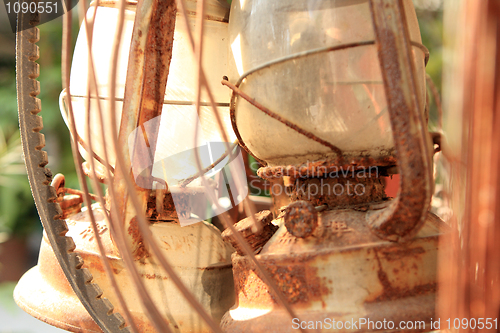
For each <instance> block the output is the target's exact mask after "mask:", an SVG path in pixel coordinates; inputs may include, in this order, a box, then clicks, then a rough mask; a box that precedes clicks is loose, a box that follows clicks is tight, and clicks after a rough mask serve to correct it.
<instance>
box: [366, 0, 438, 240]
mask: <svg viewBox="0 0 500 333" xmlns="http://www.w3.org/2000/svg"><path fill="white" fill-rule="evenodd" d="M370 9H371V13H372V17H373V26H374V29H375V38H376V41H377V48H378V57H379V61H380V67H381V72H382V77H383V80H384V87H385V93H386V99H387V103H388V108H389V114H390V116H391V127H392V131H393V136H394V144H395V147H396V157H397V159H398V170H399V173H400V175H401V180H400V191H399V195H398V197H397V198H396V199H394V200H393V202H391V204H390V205H389V207H388V208H386V209H384V210H381V211H378V212H372V213H371V214H369V215H368V216H367V219H368V223H369V225H370V227H371V229H372V231H373V232H374V233H375V234H377V235H378V236H380V237H381V238H384V239H388V240H393V241H396V240H398V241H401V240H407V239H409V238H411V237H413V236H414V235H415V234H416V233H417V232H418V230H419V229H420V228H421V226H422V225H423V224H424V222H425V216H426V212H427V210H428V209H429V205H430V199H431V196H432V168H431V160H430V153H429V147H430V142H429V136H428V133H427V130H426V127H425V122H424V119H423V115H422V112H421V110H422V108H423V101H420V100H419V95H418V90H417V81H416V72H415V65H414V62H413V55H412V50H411V43H410V36H409V31H408V26H407V22H406V17H405V13H404V7H403V3H402V1H400V0H370Z"/></svg>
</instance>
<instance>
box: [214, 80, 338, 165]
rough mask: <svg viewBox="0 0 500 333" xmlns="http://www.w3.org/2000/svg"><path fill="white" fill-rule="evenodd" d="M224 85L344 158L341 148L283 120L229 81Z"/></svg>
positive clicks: (270, 115) (223, 82)
mask: <svg viewBox="0 0 500 333" xmlns="http://www.w3.org/2000/svg"><path fill="white" fill-rule="evenodd" d="M222 84H223V85H225V86H227V87H229V88H230V89H231V90H232V91H233V93H235V94H237V95H238V96H240V97H242V98H243V99H245V100H246V101H247V102H248V103H250V104H252V105H253V106H255V107H256V108H257V109H259V110H260V111H262V112H264V113H265V114H267V115H268V116H269V117H271V118H273V119H276V120H277V121H279V122H280V123H282V124H284V125H285V126H287V127H288V128H291V129H292V130H294V131H295V132H297V133H299V134H302V135H303V136H305V137H306V138H309V139H311V140H313V141H316V142H318V143H320V144H322V145H323V146H325V147H328V148H330V149H331V150H332V151H333V152H335V153H336V154H337V155H338V156H342V150H340V148H338V147H336V146H334V145H332V144H331V143H330V142H328V141H325V140H323V139H321V138H319V137H318V136H316V135H314V133H312V132H309V131H306V130H305V129H303V128H301V127H300V126H299V125H297V124H294V123H292V122H291V121H289V120H287V119H285V118H283V117H282V116H280V115H279V114H277V113H275V112H273V111H271V110H270V109H268V108H267V107H265V106H264V105H262V104H260V103H259V102H257V101H256V100H255V98H252V97H250V96H248V95H247V94H245V93H244V92H243V91H242V90H241V89H239V88H238V87H236V86H235V85H233V84H232V83H230V82H229V81H227V80H222Z"/></svg>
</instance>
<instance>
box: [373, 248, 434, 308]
mask: <svg viewBox="0 0 500 333" xmlns="http://www.w3.org/2000/svg"><path fill="white" fill-rule="evenodd" d="M417 249H418V248H417ZM374 251H375V259H376V260H377V263H378V270H377V276H378V280H379V282H380V284H381V285H382V288H383V291H382V293H381V294H380V295H379V296H377V297H376V298H374V299H373V300H371V299H370V300H368V301H367V302H366V303H376V302H382V301H390V300H395V299H400V298H406V297H412V296H419V295H424V294H428V293H435V292H436V290H437V283H436V282H434V283H426V284H422V285H418V286H415V287H413V288H400V287H394V286H393V285H392V284H391V282H390V281H389V278H388V276H387V273H386V272H385V271H384V269H383V268H382V264H381V262H380V258H379V255H378V252H379V251H378V250H375V249H374ZM408 252H410V253H411V251H408ZM408 252H407V253H408ZM410 256H411V254H410ZM414 266H415V267H414V268H415V269H417V266H416V265H415V264H414ZM395 270H396V269H395Z"/></svg>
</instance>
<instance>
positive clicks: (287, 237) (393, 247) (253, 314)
mask: <svg viewBox="0 0 500 333" xmlns="http://www.w3.org/2000/svg"><path fill="white" fill-rule="evenodd" d="M273 223H276V224H279V225H280V229H278V231H277V232H276V233H275V235H274V236H273V237H272V238H271V239H270V240H269V241H268V243H267V244H266V245H265V246H264V248H263V249H262V251H261V253H260V254H259V255H257V258H258V260H259V262H260V263H261V265H262V266H264V268H265V269H266V271H267V272H268V274H269V275H270V277H271V278H272V279H273V280H274V282H275V284H276V285H277V286H278V289H279V290H280V292H282V293H283V295H284V296H285V298H286V299H287V301H288V302H289V304H290V305H291V306H292V308H293V310H294V312H295V313H296V315H297V316H298V318H291V317H290V315H289V314H288V313H287V312H286V311H285V310H284V308H282V307H281V306H280V305H279V304H278V302H277V300H276V298H275V296H274V295H273V294H272V292H270V290H269V289H268V287H267V285H266V284H265V283H264V282H263V280H262V279H261V276H260V273H259V271H258V270H257V269H256V268H255V267H254V265H253V263H252V262H251V261H250V260H249V259H248V258H247V257H245V256H240V255H237V254H233V257H232V261H233V274H234V281H235V288H236V297H237V306H235V307H234V308H233V309H231V310H230V311H228V312H227V313H226V314H225V316H224V318H223V320H222V327H223V329H224V331H226V332H264V331H273V332H292V331H295V330H296V329H298V328H305V329H307V328H314V329H320V330H321V331H322V332H323V331H327V332H330V331H335V332H341V331H349V332H353V331H370V330H381V329H382V330H386V331H391V330H399V324H400V322H402V321H411V322H413V323H416V322H418V323H417V324H412V325H421V326H422V327H421V329H420V330H421V331H424V330H427V331H429V330H430V327H431V326H430V325H431V321H432V320H433V319H432V318H434V304H435V294H436V288H437V277H436V268H437V252H438V238H439V235H440V234H442V233H443V231H444V230H445V229H446V228H447V227H446V225H445V224H444V223H443V222H442V221H441V220H440V219H439V218H438V217H437V216H435V215H433V214H431V213H428V215H427V220H426V223H425V225H424V227H423V228H422V229H421V230H420V231H419V233H418V234H417V236H416V237H415V238H414V239H412V240H411V241H408V242H406V243H393V242H389V241H384V240H381V239H380V238H378V237H377V236H375V235H374V234H373V233H372V232H371V231H370V230H369V228H368V226H367V223H366V212H362V211H355V210H351V209H342V210H330V211H324V212H320V213H319V214H318V228H317V229H316V230H315V231H314V233H313V234H312V235H311V236H309V237H307V238H298V237H294V236H293V235H291V234H290V233H289V232H288V231H287V229H286V227H285V225H284V223H283V221H282V219H281V218H278V219H276V220H275V221H274V222H273ZM384 320H385V326H384V327H380V325H384ZM334 321H335V323H336V324H335V325H338V326H335V325H334V324H333V323H334ZM347 323H350V324H347ZM353 323H356V325H354V326H353V327H347V328H346V326H345V325H348V326H351V325H352V324H353ZM361 323H364V325H363V326H362V327H360V324H361ZM369 323H371V324H370V326H369V327H368V326H367V325H368V324H369ZM388 324H389V325H391V326H392V324H394V326H393V327H392V328H391V326H387V325H388ZM301 325H302V326H301ZM413 329H416V330H417V331H418V330H419V327H414V328H413Z"/></svg>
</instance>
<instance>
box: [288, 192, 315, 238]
mask: <svg viewBox="0 0 500 333" xmlns="http://www.w3.org/2000/svg"><path fill="white" fill-rule="evenodd" d="M283 218H284V220H285V226H286V229H287V230H288V232H289V233H291V234H292V235H294V236H295V237H300V238H305V237H308V236H310V235H311V234H312V233H313V232H314V230H315V229H316V227H317V226H318V212H317V211H316V209H315V208H314V206H313V205H312V204H311V203H309V202H307V201H295V202H293V203H291V204H290V205H288V207H286V208H285V216H284V217H283Z"/></svg>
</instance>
